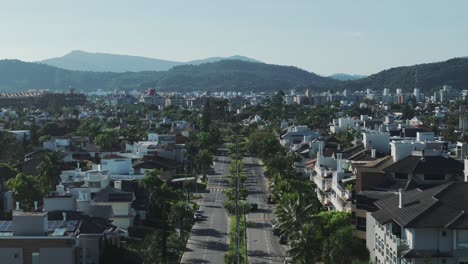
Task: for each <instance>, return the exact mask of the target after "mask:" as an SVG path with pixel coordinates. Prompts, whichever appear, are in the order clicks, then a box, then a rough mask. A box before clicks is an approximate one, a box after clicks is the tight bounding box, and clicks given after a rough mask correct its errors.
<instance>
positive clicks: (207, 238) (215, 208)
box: [181, 157, 231, 264]
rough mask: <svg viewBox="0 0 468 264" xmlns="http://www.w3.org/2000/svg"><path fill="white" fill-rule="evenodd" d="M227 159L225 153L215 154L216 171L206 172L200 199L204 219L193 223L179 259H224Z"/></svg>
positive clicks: (226, 217) (226, 218) (208, 261)
mask: <svg viewBox="0 0 468 264" xmlns="http://www.w3.org/2000/svg"><path fill="white" fill-rule="evenodd" d="M230 163H231V161H230V159H229V158H228V157H217V161H215V162H214V165H213V167H214V170H215V174H213V175H210V174H209V175H208V176H207V179H208V182H207V191H208V192H207V193H204V194H203V198H202V199H201V200H200V202H199V205H200V209H201V210H203V215H204V219H203V220H202V221H200V222H197V223H195V225H194V226H193V227H192V231H191V232H190V237H189V240H188V242H187V246H186V248H185V252H184V255H183V256H182V260H181V263H187V264H188V263H214V264H222V263H224V254H225V252H226V251H227V250H228V241H227V235H228V216H227V213H226V210H225V209H224V207H223V203H224V199H225V196H224V193H223V190H224V189H225V188H227V187H228V186H229V182H228V181H227V179H226V177H225V176H226V175H228V174H229V166H230Z"/></svg>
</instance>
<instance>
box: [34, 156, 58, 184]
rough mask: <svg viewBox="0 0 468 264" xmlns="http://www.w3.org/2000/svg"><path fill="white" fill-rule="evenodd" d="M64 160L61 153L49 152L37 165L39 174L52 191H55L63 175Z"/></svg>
mask: <svg viewBox="0 0 468 264" xmlns="http://www.w3.org/2000/svg"><path fill="white" fill-rule="evenodd" d="M62 165H63V158H62V155H61V154H60V152H58V151H55V152H52V151H47V152H45V153H44V155H43V156H42V157H41V159H40V162H39V164H38V165H37V172H38V173H39V176H40V177H41V178H42V179H43V180H44V182H45V183H46V184H47V186H48V187H49V189H50V190H53V189H55V186H56V185H57V183H58V180H59V176H60V174H61V173H62Z"/></svg>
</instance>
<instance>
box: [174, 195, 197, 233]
mask: <svg viewBox="0 0 468 264" xmlns="http://www.w3.org/2000/svg"><path fill="white" fill-rule="evenodd" d="M193 211H194V210H193V204H191V203H188V202H185V201H176V202H173V203H172V204H171V212H170V213H169V220H170V222H171V223H172V224H176V225H178V227H179V236H180V237H182V235H183V231H184V230H185V229H187V228H190V226H191V224H192V219H193V213H194V212H193Z"/></svg>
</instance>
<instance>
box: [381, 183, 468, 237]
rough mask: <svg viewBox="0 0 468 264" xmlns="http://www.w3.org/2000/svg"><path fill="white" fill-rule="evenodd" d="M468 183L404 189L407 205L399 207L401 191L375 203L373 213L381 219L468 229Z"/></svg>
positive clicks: (404, 223)
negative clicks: (375, 207) (422, 188)
mask: <svg viewBox="0 0 468 264" xmlns="http://www.w3.org/2000/svg"><path fill="white" fill-rule="evenodd" d="M467 199H468V183H466V182H450V183H446V184H442V185H439V186H436V187H432V188H429V189H426V190H421V189H414V190H410V191H406V192H405V198H404V201H405V202H404V206H403V208H399V207H398V201H399V196H398V193H394V194H393V195H390V196H389V197H388V198H384V199H381V200H379V201H377V202H376V203H375V204H376V205H377V207H379V208H380V209H379V210H378V211H376V212H374V213H373V214H372V216H373V217H374V218H375V219H376V220H377V221H379V222H380V223H382V224H383V223H388V222H390V221H395V222H396V223H398V224H399V225H400V226H402V227H411V228H452V229H457V228H463V229H468V214H467V213H465V212H468V203H467V202H466V201H467Z"/></svg>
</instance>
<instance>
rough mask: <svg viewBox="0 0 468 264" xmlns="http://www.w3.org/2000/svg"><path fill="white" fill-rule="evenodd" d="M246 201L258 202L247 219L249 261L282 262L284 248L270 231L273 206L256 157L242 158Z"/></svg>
mask: <svg viewBox="0 0 468 264" xmlns="http://www.w3.org/2000/svg"><path fill="white" fill-rule="evenodd" d="M244 175H245V176H247V179H246V182H245V187H246V189H247V191H248V194H249V195H248V196H247V201H248V202H249V203H256V204H258V211H256V212H250V213H249V214H248V215H247V221H248V222H251V223H253V224H252V225H250V227H249V228H247V249H248V259H249V263H283V259H284V249H283V247H282V246H281V244H279V239H278V237H276V236H275V235H273V232H272V225H271V221H272V220H273V219H274V213H273V208H272V206H270V205H269V204H267V197H268V196H267V192H266V190H267V186H266V181H265V178H264V176H263V173H262V167H261V166H260V165H258V159H257V158H250V157H246V158H244Z"/></svg>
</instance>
